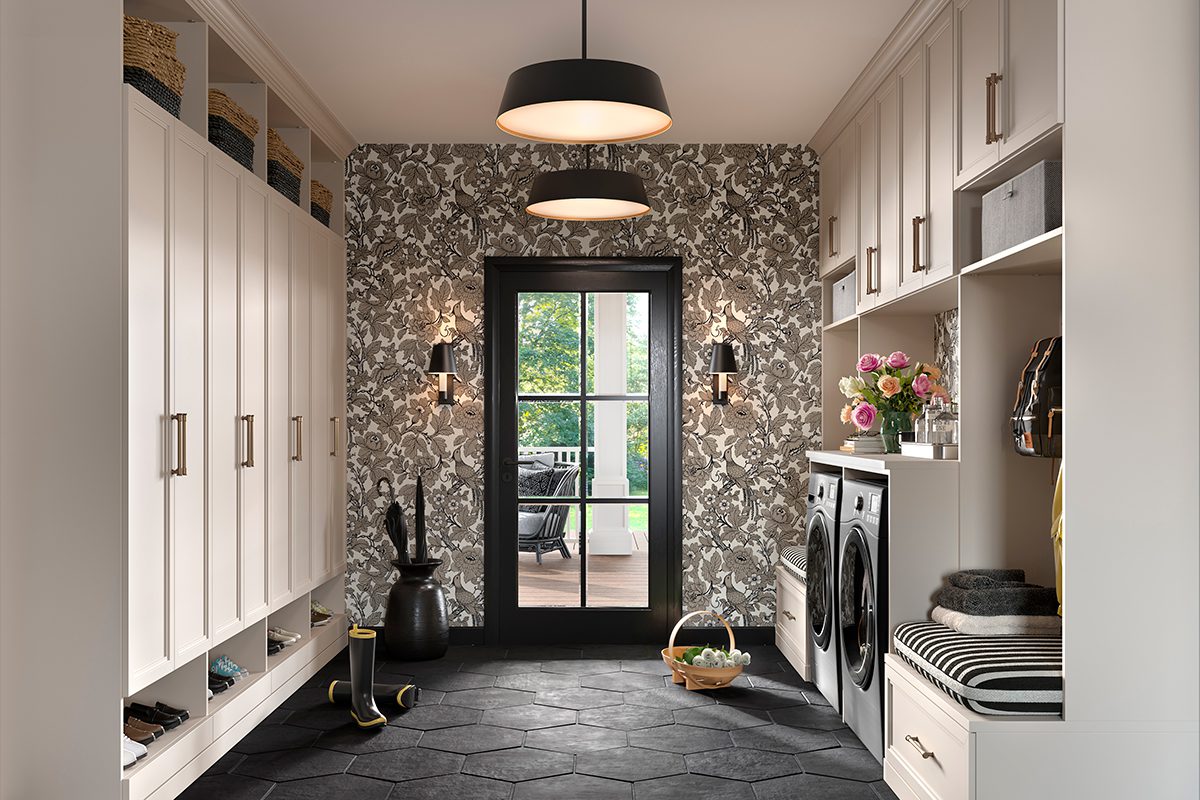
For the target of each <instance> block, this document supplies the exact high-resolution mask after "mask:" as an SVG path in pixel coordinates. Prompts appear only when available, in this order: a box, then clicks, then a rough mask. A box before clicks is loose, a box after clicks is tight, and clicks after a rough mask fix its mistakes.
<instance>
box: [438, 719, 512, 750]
mask: <svg viewBox="0 0 1200 800" xmlns="http://www.w3.org/2000/svg"><path fill="white" fill-rule="evenodd" d="M524 742H525V732H524V731H518V730H514V729H512V728H499V727H496V726H494V725H468V726H466V727H462V728H442V729H441V730H436V731H429V732H428V733H426V734H425V735H424V736H422V737H421V746H422V747H428V748H432V749H434V750H445V751H446V752H448V753H463V754H470V753H482V752H485V751H487V750H503V749H504V748H506V747H520V746H521V745H522V744H523V743H524Z"/></svg>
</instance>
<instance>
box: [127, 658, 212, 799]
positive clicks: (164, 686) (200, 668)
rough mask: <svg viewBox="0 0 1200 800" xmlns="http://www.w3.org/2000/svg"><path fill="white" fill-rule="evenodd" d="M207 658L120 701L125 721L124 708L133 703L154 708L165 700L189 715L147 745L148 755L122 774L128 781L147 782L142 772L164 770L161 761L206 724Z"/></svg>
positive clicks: (195, 661) (188, 664) (190, 664)
mask: <svg viewBox="0 0 1200 800" xmlns="http://www.w3.org/2000/svg"><path fill="white" fill-rule="evenodd" d="M208 661H209V659H208V658H207V656H205V655H201V656H199V657H197V658H194V659H192V660H191V661H189V662H188V663H186V664H184V665H183V666H182V667H180V668H179V669H177V670H175V671H174V672H171V673H170V674H168V675H165V676H164V677H162V678H160V679H159V680H157V681H155V682H154V683H152V684H150V685H149V686H147V687H146V688H145V689H142V690H141V691H139V692H135V693H134V694H133V695H132V696H130V697H127V698H124V700H123V702H122V704H121V705H122V711H121V722H122V723H124V721H125V712H124V708H125V707H127V706H128V705H129V704H130V703H131V702H132V703H141V704H142V705H147V706H151V707H153V706H154V704H155V703H165V704H166V705H168V706H171V707H172V708H178V709H186V710H187V712H188V718H187V719H186V720H184V721H183V724H182V725H180V726H178V727H176V728H173V729H171V730H169V731H167V732H166V733H165V734H163V735H162V736H161V737H159V738H158V739H156V740H155V741H154V742H152V743H151V744H149V745H147V746H146V749H147V750H148V751H149V752H148V753H147V754H146V756H145V757H144V758H140V759H138V761H137V763H136V764H134V765H133V766H131V767H129V768H128V769H126V770H125V771H124V775H123V777H124V778H125V779H126V780H131V781H138V780H143V781H144V780H146V779H147V778H146V776H145V775H143V773H154V772H156V771H158V770H161V769H162V767H161V765H159V764H158V762H159V760H160V759H162V758H164V757H166V756H167V755H168V754H169V753H171V751H172V750H173V749H174V748H175V747H176V745H179V744H180V743H181V742H186V741H187V740H188V739H189V738H191V737H192V735H193V732H194V731H196V730H197V729H200V728H202V727H203V726H205V725H206V724H207V722H208V700H207V697H208V679H207V675H208ZM185 746H186V745H185ZM139 776H140V777H139Z"/></svg>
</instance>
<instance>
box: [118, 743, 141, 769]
mask: <svg viewBox="0 0 1200 800" xmlns="http://www.w3.org/2000/svg"><path fill="white" fill-rule="evenodd" d="M135 761H137V756H135V755H134V754H133V751H132V750H126V749H125V747H124V745H122V747H121V769H129V768H130V767H132V766H133V762H135Z"/></svg>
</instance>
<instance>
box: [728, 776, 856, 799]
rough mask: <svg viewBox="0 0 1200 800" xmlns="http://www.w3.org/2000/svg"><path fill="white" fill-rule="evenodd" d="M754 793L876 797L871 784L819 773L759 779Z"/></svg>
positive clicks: (791, 796)
mask: <svg viewBox="0 0 1200 800" xmlns="http://www.w3.org/2000/svg"><path fill="white" fill-rule="evenodd" d="M747 785H748V784H747ZM754 793H755V794H756V795H757V796H758V800H797V799H798V798H805V800H808V798H811V799H812V800H879V795H877V794H876V793H875V791H874V790H873V789H872V788H871V786H870V784H866V783H857V782H855V781H845V780H841V779H840V778H826V777H824V776H822V775H789V776H788V777H786V778H775V779H774V780H769V781H762V782H760V783H756V784H754Z"/></svg>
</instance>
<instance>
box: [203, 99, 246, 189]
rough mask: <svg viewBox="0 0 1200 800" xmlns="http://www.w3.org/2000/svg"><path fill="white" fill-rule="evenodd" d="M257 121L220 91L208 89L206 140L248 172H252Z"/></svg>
mask: <svg viewBox="0 0 1200 800" xmlns="http://www.w3.org/2000/svg"><path fill="white" fill-rule="evenodd" d="M257 135H258V120H256V119H255V118H254V117H252V116H251V115H250V114H248V113H247V112H246V109H244V108H242V107H241V106H239V105H238V104H237V103H235V102H234V101H233V100H232V99H231V98H230V97H229V95H227V94H225V93H224V92H222V91H221V90H220V89H209V90H208V141H210V142H212V143H213V145H214V146H216V148H217V149H218V150H220V151H221V152H223V153H225V155H227V156H229V157H230V158H232V159H233V160H234V161H236V162H238V163H239V164H241V165H242V166H243V167H245V168H246V169H248V170H253V169H254V137H255V136H257Z"/></svg>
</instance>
